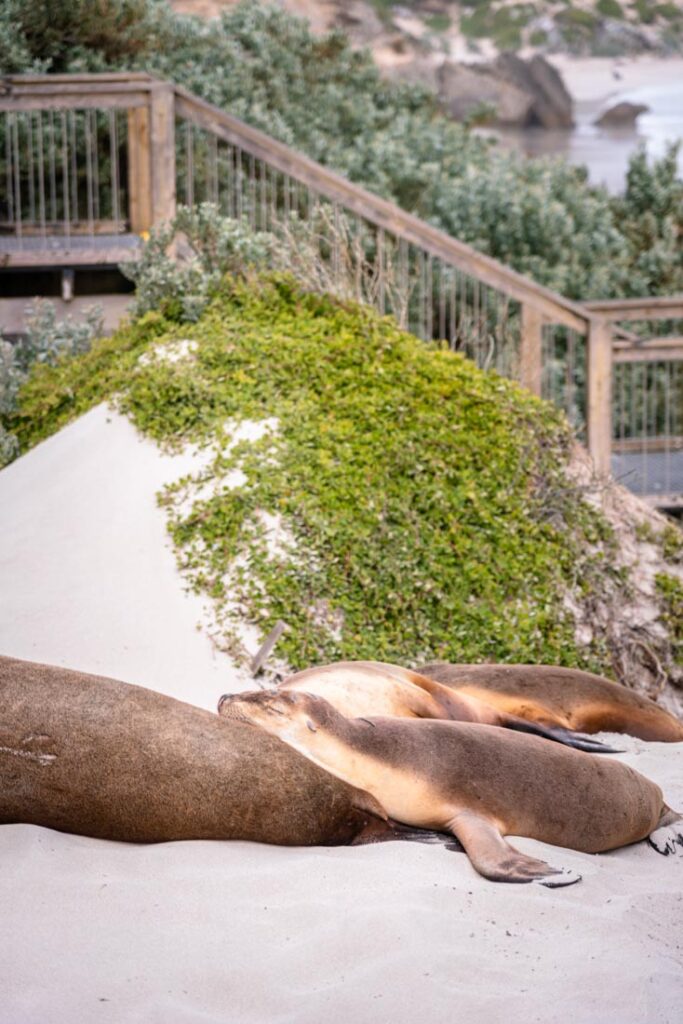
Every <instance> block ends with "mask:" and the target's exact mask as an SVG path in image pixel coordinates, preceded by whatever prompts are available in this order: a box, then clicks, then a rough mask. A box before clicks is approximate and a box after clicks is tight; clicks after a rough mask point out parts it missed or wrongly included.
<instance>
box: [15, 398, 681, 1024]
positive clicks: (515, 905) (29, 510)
mask: <svg viewBox="0 0 683 1024" xmlns="http://www.w3.org/2000/svg"><path fill="white" fill-rule="evenodd" d="M196 458H197V457H193V456H192V455H187V454H186V455H184V456H179V457H173V458H172V457H169V456H162V455H161V454H160V453H159V452H158V451H157V449H156V448H155V447H154V446H153V445H152V444H150V443H149V442H145V441H141V440H140V439H139V438H138V437H137V436H136V434H135V432H134V431H133V429H132V427H131V426H130V425H129V424H128V423H127V422H126V421H125V420H124V419H122V418H121V417H119V416H116V415H115V414H112V413H108V412H107V411H106V410H105V409H104V408H103V407H100V408H98V409H95V410H93V411H92V412H91V413H89V414H87V415H86V416H85V417H83V418H82V419H81V420H79V421H78V422H77V423H74V424H73V425H71V426H69V427H67V428H66V429H65V430H63V431H62V432H61V433H60V434H59V435H57V436H56V437H54V438H52V439H50V440H49V441H47V442H45V443H44V444H43V445H40V446H39V447H38V448H36V449H35V450H34V451H33V452H31V453H29V454H28V455H27V456H25V457H24V458H23V459H20V460H19V461H18V462H17V463H15V464H13V465H12V466H10V467H8V468H7V469H5V470H3V471H2V473H0V651H2V653H4V654H9V655H14V656H17V657H24V658H33V659H34V660H39V661H50V662H54V663H56V664H63V665H69V666H70V667H73V668H80V669H83V670H85V671H92V672H100V673H103V674H107V675H112V676H116V677H118V678H122V679H125V680H127V681H129V682H135V683H141V684H143V685H146V686H150V687H152V688H155V689H158V690H160V691H161V692H164V693H168V694H170V695H172V696H174V697H179V698H181V699H184V700H187V701H189V702H191V703H195V704H200V705H202V706H204V707H213V706H214V704H215V700H216V697H217V695H218V694H220V693H221V692H223V691H225V690H230V689H232V690H239V689H242V688H244V687H245V686H248V685H249V680H248V679H247V678H246V677H245V676H244V675H242V674H240V673H239V672H238V671H237V670H236V669H235V668H234V666H233V665H232V664H231V663H230V661H229V660H228V659H227V657H225V655H222V654H218V653H215V652H214V651H213V649H212V647H211V644H210V641H209V640H208V638H207V637H206V636H205V635H203V634H202V633H199V632H197V630H196V628H195V627H196V623H197V621H198V620H199V619H201V615H202V609H201V604H200V603H199V602H197V601H196V600H195V599H194V598H191V597H188V596H187V595H184V594H183V590H182V582H181V580H180V577H179V576H178V574H177V572H176V570H175V565H174V559H173V554H172V552H171V551H170V550H169V548H168V547H167V543H166V539H165V533H164V518H163V513H162V512H161V511H160V510H159V509H157V507H156V505H155V501H154V494H155V491H156V490H157V489H158V488H159V487H160V486H162V484H163V483H165V482H167V481H168V480H171V479H174V478H175V477H176V476H180V475H181V474H182V473H183V472H186V471H187V466H188V460H192V465H193V466H196V465H197V462H196ZM618 745H620V746H625V747H627V751H626V753H624V754H622V755H619V756H620V758H621V759H622V760H624V761H625V762H627V763H629V764H631V765H633V766H634V767H635V768H637V769H638V770H639V771H642V772H643V773H644V774H645V775H648V776H649V777H650V778H652V779H654V780H655V781H657V782H658V783H659V784H660V785H662V787H663V788H664V791H665V797H666V799H667V800H668V802H669V803H671V804H673V805H674V806H677V807H683V744H679V745H666V744H646V743H643V742H641V741H639V740H635V739H630V738H629V739H626V740H623V738H622V737H620V738H619V743H618ZM517 845H519V847H520V849H522V850H524V851H525V852H529V853H534V854H536V855H538V856H541V857H543V858H545V859H548V860H549V861H550V862H551V863H554V864H559V865H563V866H567V867H571V868H574V869H576V870H579V871H580V872H581V873H582V874H583V882H581V883H580V884H579V885H576V886H573V887H571V888H569V889H562V890H556V891H551V890H547V889H543V888H540V887H539V888H536V887H534V886H504V885H495V884H492V883H490V882H486V881H484V880H483V879H482V878H480V877H479V876H477V875H476V874H475V873H474V871H473V870H472V868H471V866H470V864H469V862H468V860H467V858H466V857H465V856H464V855H463V854H456V853H451V852H448V851H447V850H445V849H444V848H443V847H435V846H422V845H415V844H407V843H400V844H398V843H395V844H386V845H382V846H376V847H364V848H360V849H349V848H343V849H310V850H306V849H281V848H276V847H267V846H259V845H255V844H248V843H206V842H196V843H175V844H165V845H159V846H151V847H135V846H129V845H125V844H118V843H109V842H103V841H98V840H92V839H87V838H83V837H79V836H69V835H62V834H60V833H56V832H51V831H49V830H47V829H41V828H35V827H31V826H26V825H9V826H2V827H0V865H1V866H2V869H1V870H0V921H1V922H2V930H1V933H0V991H1V992H2V996H1V997H0V1024H47V1022H49V1024H62V1022H64V1024H66V1022H69V1024H72V1022H74V1021H78V1022H83V1024H89V1022H90V1021H112V1022H116V1024H119V1022H124V1021H125V1022H128V1021H130V1022H141V1024H142V1022H144V1024H186V1022H187V1024H190V1022H192V1024H195V1022H196V1024H200V1022H201V1024H209V1022H211V1024H212V1022H221V1024H225V1022H240V1024H242V1022H244V1024H262V1022H265V1021H267V1022H296V1024H299V1022H311V1024H320V1022H321V1021H327V1022H353V1024H366V1022H367V1024H374V1022H384V1021H387V1022H389V1021H392V1022H396V1024H404V1022H405V1024H408V1022H410V1024H414V1022H416V1021H417V1022H420V1024H432V1022H433V1024H442V1022H445V1021H451V1020H467V1021H468V1022H475V1024H476V1022H482V1024H488V1022H493V1021H499V1020H501V1021H502V1020H505V1021H508V1022H512V1024H516V1022H520V1024H522V1022H524V1024H528V1022H533V1021H541V1022H543V1024H554V1022H557V1024H566V1022H568V1021H571V1022H572V1024H597V1022H600V1024H612V1022H614V1024H616V1022H619V1024H643V1022H648V1024H678V1021H680V1017H681V1005H683V1002H682V1000H683V860H682V859H679V860H673V859H672V858H663V857H660V856H658V855H657V854H655V853H654V852H653V851H652V850H650V849H649V848H648V847H647V846H646V845H645V844H644V843H641V844H638V845H637V846H634V847H630V848H628V849H624V850H619V851H616V852H614V853H611V854H605V855H601V856H589V855H584V854H579V853H575V852H572V851H566V850H558V849H555V848H551V847H548V846H545V845H544V844H542V843H537V842H534V841H531V840H518V842H517Z"/></svg>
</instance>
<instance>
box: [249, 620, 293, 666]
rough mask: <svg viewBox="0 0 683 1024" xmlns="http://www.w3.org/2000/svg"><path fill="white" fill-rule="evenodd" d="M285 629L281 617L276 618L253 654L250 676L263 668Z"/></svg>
mask: <svg viewBox="0 0 683 1024" xmlns="http://www.w3.org/2000/svg"><path fill="white" fill-rule="evenodd" d="M286 629H287V626H286V624H285V623H284V622H283V621H282V619H278V620H277V622H276V623H275V625H274V626H273V628H272V629H271V631H270V633H269V634H268V636H267V637H266V639H265V640H264V641H263V643H262V644H261V646H260V648H259V650H258V652H257V653H256V654H255V655H254V657H253V659H252V662H251V675H252V678H254V677H255V676H257V675H258V674H259V672H260V671H261V669H262V668H263V666H264V664H265V662H266V661H267V659H268V658H269V657H270V655H271V653H272V651H273V648H274V647H275V644H276V643H277V642H278V640H279V639H280V637H281V636H282V634H283V633H284V631H285V630H286Z"/></svg>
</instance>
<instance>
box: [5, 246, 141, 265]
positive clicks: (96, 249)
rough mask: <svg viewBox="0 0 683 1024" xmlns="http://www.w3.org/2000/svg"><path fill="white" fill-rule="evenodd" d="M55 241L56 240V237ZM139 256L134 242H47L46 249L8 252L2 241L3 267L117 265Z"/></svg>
mask: <svg viewBox="0 0 683 1024" xmlns="http://www.w3.org/2000/svg"><path fill="white" fill-rule="evenodd" d="M53 241H54V240H53ZM137 255H138V249H137V248H136V247H133V246H130V245H117V244H116V243H112V244H111V245H100V246H92V247H88V246H85V245H84V246H78V247H74V246H69V244H68V242H66V241H65V242H64V244H63V245H62V246H59V247H57V246H56V245H54V244H52V245H46V246H45V248H42V249H41V248H37V247H36V248H31V249H15V250H11V251H4V252H3V249H2V244H1V243H0V267H90V266H110V267H116V266H118V265H119V263H125V262H126V260H129V259H132V258H133V257H134V256H137Z"/></svg>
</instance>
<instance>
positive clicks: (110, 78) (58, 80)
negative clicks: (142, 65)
mask: <svg viewBox="0 0 683 1024" xmlns="http://www.w3.org/2000/svg"><path fill="white" fill-rule="evenodd" d="M46 80H47V81H49V82H53V83H55V84H56V85H68V84H70V83H74V82H89V83H91V84H93V85H99V84H100V83H102V82H153V81H157V79H155V78H154V76H153V75H150V74H149V72H147V71H83V72H76V73H74V74H66V75H53V74H50V75H30V74H29V75H7V76H6V77H5V78H3V80H2V86H1V87H0V88H14V87H15V86H25V85H39V86H43V85H44V84H45V81H46Z"/></svg>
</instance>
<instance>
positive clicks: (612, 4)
mask: <svg viewBox="0 0 683 1024" xmlns="http://www.w3.org/2000/svg"><path fill="white" fill-rule="evenodd" d="M595 9H596V11H597V12H598V14H601V15H602V16H603V18H614V19H619V20H621V19H623V17H624V12H623V10H622V7H621V4H620V3H619V0H598V2H597V3H596V5H595Z"/></svg>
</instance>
